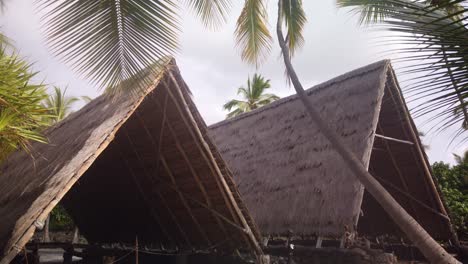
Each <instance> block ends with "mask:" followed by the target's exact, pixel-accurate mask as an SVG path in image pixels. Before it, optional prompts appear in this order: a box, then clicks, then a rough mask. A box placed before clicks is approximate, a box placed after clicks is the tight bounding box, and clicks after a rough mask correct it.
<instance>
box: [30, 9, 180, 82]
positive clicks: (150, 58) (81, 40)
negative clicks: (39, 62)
mask: <svg viewBox="0 0 468 264" xmlns="http://www.w3.org/2000/svg"><path fill="white" fill-rule="evenodd" d="M38 3H39V8H40V10H41V11H42V12H44V17H43V21H44V24H45V27H46V34H47V37H48V42H49V44H50V47H51V49H52V51H53V53H54V54H55V55H57V56H59V57H61V58H62V59H64V61H65V62H67V63H69V64H70V65H71V66H72V67H74V68H75V69H76V70H77V71H78V72H79V73H81V74H83V75H85V76H86V77H88V78H89V79H90V80H91V81H93V82H95V83H97V84H99V85H100V86H101V87H113V89H112V90H113V91H118V90H119V89H122V88H130V87H132V85H130V86H129V87H124V86H125V85H123V81H124V80H126V79H129V78H132V77H135V76H137V75H138V74H141V72H142V70H143V69H145V68H149V67H150V66H152V65H153V64H154V63H155V62H157V61H158V60H159V59H161V58H162V57H165V56H167V55H169V54H173V53H174V52H176V50H177V47H178V46H177V42H178V37H177V36H178V33H179V32H180V30H179V26H178V21H179V17H178V16H177V14H176V10H177V9H178V5H177V3H176V2H175V1H170V0H166V1H156V0H148V1H135V0H133V1H132V0H100V1H79V0H72V1H64V0H61V1H57V0H38ZM145 85H147V84H142V86H143V87H144V86H145Z"/></svg>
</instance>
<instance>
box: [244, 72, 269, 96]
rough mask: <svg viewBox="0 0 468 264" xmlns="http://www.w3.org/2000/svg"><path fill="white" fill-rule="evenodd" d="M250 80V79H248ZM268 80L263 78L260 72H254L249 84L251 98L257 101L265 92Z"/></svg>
mask: <svg viewBox="0 0 468 264" xmlns="http://www.w3.org/2000/svg"><path fill="white" fill-rule="evenodd" d="M249 82H250V80H249ZM270 87H271V85H270V80H265V78H264V77H263V76H261V75H260V74H254V76H253V78H252V84H251V98H250V99H251V100H254V101H257V100H259V98H260V97H261V96H262V94H263V93H264V92H265V89H268V88H270Z"/></svg>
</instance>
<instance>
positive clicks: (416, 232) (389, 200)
mask: <svg viewBox="0 0 468 264" xmlns="http://www.w3.org/2000/svg"><path fill="white" fill-rule="evenodd" d="M278 8H279V9H278V23H277V27H276V31H277V35H278V42H279V45H280V47H281V51H282V54H283V58H284V63H285V64H286V69H287V72H288V74H289V77H290V78H291V82H292V84H293V86H294V89H295V90H296V93H297V95H298V97H299V99H300V100H301V101H302V103H303V104H304V106H305V108H306V111H307V113H308V114H309V116H310V117H311V118H312V120H313V121H314V122H315V123H316V125H317V126H318V127H319V128H320V130H321V131H322V133H323V135H324V136H325V137H326V138H327V139H328V140H329V141H330V143H331V145H332V146H333V148H334V149H335V150H336V151H337V153H338V154H339V155H340V156H341V158H342V159H343V160H344V162H345V163H346V164H347V165H348V167H349V168H350V170H351V171H352V173H353V174H354V175H355V176H356V177H357V178H358V179H359V181H360V182H361V183H362V184H363V185H364V187H365V188H366V189H367V191H368V192H369V193H370V194H371V195H372V196H373V197H374V198H375V200H376V201H377V202H378V203H379V204H380V205H381V206H382V207H383V209H384V210H385V211H386V212H387V213H388V214H389V215H390V217H391V218H392V219H393V221H394V222H395V223H396V224H397V225H398V226H399V227H400V228H401V229H402V230H403V232H404V233H405V234H406V235H407V236H408V238H409V239H410V240H411V241H412V242H413V243H414V245H415V246H416V247H418V249H419V250H420V251H421V252H422V253H423V254H424V256H425V257H426V258H427V259H428V260H429V261H430V262H431V263H459V262H458V261H457V260H456V259H455V258H454V257H453V256H451V255H450V254H448V253H447V252H446V251H445V250H444V249H443V248H442V247H441V246H440V245H439V244H438V243H437V242H436V241H435V240H434V239H433V238H432V237H431V236H430V235H429V234H428V233H427V232H426V231H425V230H424V229H423V228H422V227H421V226H420V225H419V224H418V222H416V220H415V219H414V218H413V217H411V216H410V215H409V214H408V213H407V212H406V211H405V209H403V207H401V206H400V205H399V204H398V202H397V201H396V200H395V199H394V198H393V197H392V196H391V195H390V193H388V192H387V190H386V189H385V188H384V187H383V186H382V185H381V184H380V183H379V182H378V181H377V180H376V179H375V178H374V177H373V176H372V175H371V174H370V173H369V172H368V171H367V169H366V168H365V167H364V165H363V164H362V163H361V162H360V160H359V159H358V158H356V156H355V155H354V154H353V153H352V152H351V150H350V149H349V148H347V147H346V145H345V144H344V143H343V141H342V140H341V138H340V137H339V136H338V134H337V133H336V132H335V131H334V130H332V129H331V128H330V127H329V126H328V124H327V123H325V121H324V120H323V119H322V118H321V117H320V115H319V113H318V112H317V111H316V110H315V109H314V107H313V106H312V103H311V102H310V101H309V99H308V97H307V95H306V93H305V91H304V88H303V87H302V84H301V82H300V81H299V78H298V77H297V74H296V72H295V71H294V68H293V66H292V63H291V59H290V57H289V54H290V53H289V48H288V46H287V45H286V42H285V39H284V36H283V32H282V27H281V26H282V21H281V20H282V17H281V10H282V1H278Z"/></svg>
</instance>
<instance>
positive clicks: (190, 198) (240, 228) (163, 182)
mask: <svg viewBox="0 0 468 264" xmlns="http://www.w3.org/2000/svg"><path fill="white" fill-rule="evenodd" d="M164 163H165V162H164ZM159 181H160V182H161V183H162V184H165V185H167V186H168V187H170V188H172V189H174V190H176V191H177V192H178V193H179V194H180V195H182V196H183V197H184V198H186V199H188V200H190V201H192V202H194V203H195V204H197V205H199V206H201V207H203V208H205V209H207V210H208V211H210V212H211V213H212V214H215V215H216V216H218V217H219V218H221V219H222V220H224V221H225V222H226V223H228V224H230V225H232V226H233V227H235V228H237V229H239V230H241V231H242V232H247V230H246V229H245V228H243V227H242V226H240V225H238V224H237V223H234V222H233V221H231V220H230V219H229V218H227V217H226V216H224V215H223V214H221V213H219V212H218V211H216V210H215V209H213V208H212V207H210V206H209V205H207V204H205V203H203V202H200V201H198V200H197V199H195V198H193V197H191V196H190V195H188V194H185V193H184V192H182V191H181V190H180V189H179V188H178V187H177V186H175V185H173V184H170V183H168V182H165V181H163V180H161V179H159ZM184 200H185V199H184Z"/></svg>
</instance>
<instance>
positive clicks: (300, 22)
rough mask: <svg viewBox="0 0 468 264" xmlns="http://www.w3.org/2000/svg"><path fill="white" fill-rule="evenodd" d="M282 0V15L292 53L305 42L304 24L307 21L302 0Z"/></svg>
mask: <svg viewBox="0 0 468 264" xmlns="http://www.w3.org/2000/svg"><path fill="white" fill-rule="evenodd" d="M280 1H282V2H283V3H282V8H283V10H282V12H281V14H282V16H283V22H284V23H285V25H286V28H287V35H286V41H287V43H288V46H289V51H290V53H291V54H290V55H291V56H292V55H294V52H295V51H296V50H297V49H298V48H300V47H302V45H303V44H304V36H303V31H304V25H305V23H306V22H307V17H306V15H305V12H304V9H303V8H302V0H280Z"/></svg>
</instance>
